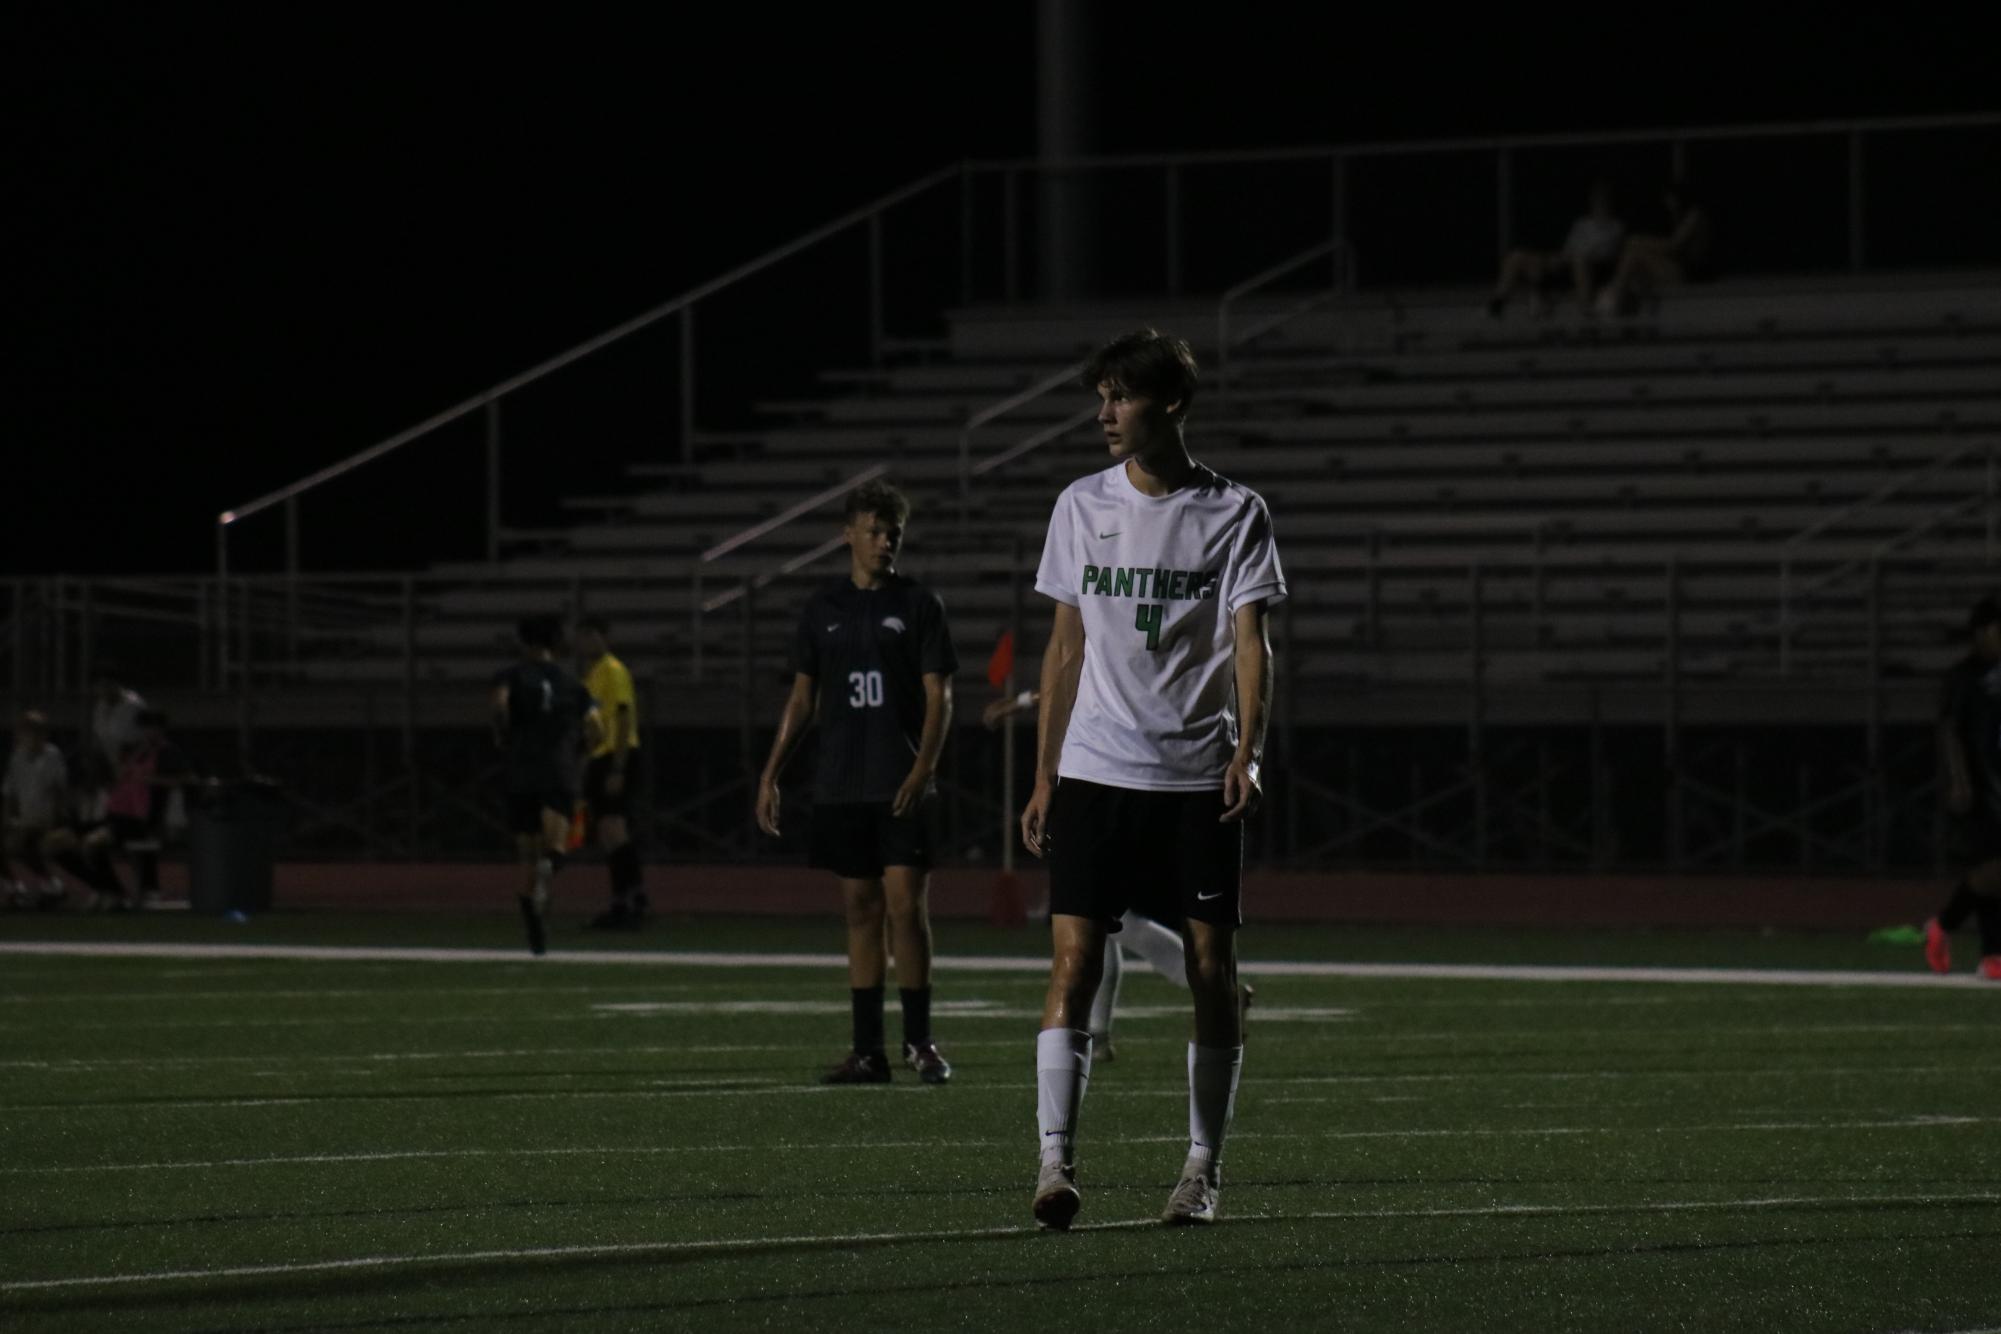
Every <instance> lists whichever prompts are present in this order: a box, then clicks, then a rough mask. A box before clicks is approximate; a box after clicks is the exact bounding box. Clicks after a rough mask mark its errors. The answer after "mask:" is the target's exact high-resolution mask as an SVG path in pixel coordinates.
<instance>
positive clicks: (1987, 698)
mask: <svg viewBox="0 0 2001 1334" xmlns="http://www.w3.org/2000/svg"><path fill="white" fill-rule="evenodd" d="M1966 629H1967V634H1968V635H1969V636H1970V637H1971V639H1972V643H1971V645H1970V647H1969V649H1968V652H1967V654H1966V656H1965V657H1963V658H1961V659H1960V660H1959V661H1958V662H1956V663H1954V664H1953V665H1952V667H1951V668H1950V669H1949V670H1948V671H1947V672H1946V674H1945V687H1944V689H1943V691H1942V692H1941V694H1940V698H1939V720H1938V748H1939V761H1940V770H1941V777H1942V779H1943V781H1944V783H1945V806H1946V812H1947V814H1948V815H1949V817H1950V818H1951V821H1952V829H1951V832H1952V842H1953V843H1954V844H1955V846H1954V847H1953V849H1952V854H1953V858H1954V860H1956V861H1957V862H1958V863H1959V865H1961V866H1962V867H1964V868H1965V872H1964V874H1963V876H1962V877H1961V879H1960V882H1959V883H1958V884H1957V885H1955V886H1953V890H1952V896H1951V897H1950V898H1948V899H1947V900H1946V903H1945V906H1944V907H1943V908H1941V909H1939V914H1938V916H1936V917H1934V918H1932V919H1931V920H1930V921H1929V922H1926V923H1925V962H1926V963H1928V964H1930V965H1931V967H1932V971H1934V972H1939V973H1946V972H1950V971H1952V933H1953V932H1954V931H1957V930H1958V929H1959V928H1960V927H1961V926H1962V925H1964V924H1965V922H1966V919H1967V918H1968V917H1973V918H1975V919H1976V920H1977V921H1978V922H1979V924H1980V956H1981V957H1980V963H1979V965H1978V967H1979V972H1980V975H1981V976H1982V977H1985V978H1987V979H1989V980H1990V981H1995V982H2001V601H1996V600H1995V599H1993V598H1991V597H1989V598H1982V599H1981V600H1980V601H1979V602H1977V603H1975V604H1974V607H1973V611H1972V612H1971V613H1970V614H1969V615H1968V616H1967V623H1966Z"/></svg>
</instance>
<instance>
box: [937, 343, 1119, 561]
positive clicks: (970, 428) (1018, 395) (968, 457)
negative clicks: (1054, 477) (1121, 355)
mask: <svg viewBox="0 0 2001 1334" xmlns="http://www.w3.org/2000/svg"><path fill="white" fill-rule="evenodd" d="M1089 364H1090V363H1088V362H1083V361H1076V362H1072V363H1071V364H1069V365H1068V366H1065V367H1064V368H1063V369H1062V370H1060V371H1055V372H1053V373H1051V374H1049V375H1045V376H1043V377H1042V378H1041V379H1040V380H1037V381H1035V382H1034V383H1033V384H1030V385H1027V386H1026V387H1024V388H1021V389H1017V390H1016V391H1015V392H1014V393H1012V394H1009V395H1008V396H1007V397H1006V398H1002V399H998V400H996V401H994V402H992V403H989V404H987V406H985V407H983V408H981V409H980V410H979V411H978V412H975V413H974V414H973V415H972V416H970V417H968V418H966V424H965V425H964V426H962V427H960V428H959V517H960V522H961V523H963V522H964V521H965V512H966V509H967V507H968V506H969V505H970V504H971V503H972V487H973V477H974V476H975V475H976V474H978V475H984V474H985V473H987V472H989V471H991V470H992V469H991V467H990V466H987V465H982V466H980V467H977V468H976V467H974V466H973V432H974V431H977V430H979V429H980V428H981V427H982V426H985V425H987V424H988V423H990V422H993V421H996V420H998V419H999V418H1001V417H1003V416H1005V415H1006V414H1008V413H1010V412H1013V411H1014V410H1015V409H1016V408H1019V407H1025V406H1026V405H1028V404H1030V403H1033V402H1035V401H1036V400H1037V399H1039V398H1042V397H1044V396H1045V395H1047V394H1050V393H1052V392H1054V391H1055V390H1058V389H1062V388H1064V387H1066V386H1071V385H1075V384H1076V383H1077V377H1078V376H1080V375H1082V374H1083V373H1084V367H1085V366H1087V365H1089ZM1096 411H1097V410H1096V409H1095V408H1094V409H1092V412H1093V413H1094V414H1095V413H1096ZM1072 421H1073V423H1074V418H1073V419H1072ZM1064 429H1066V430H1067V429H1069V428H1068V427H1067V426H1066V427H1065V428H1064ZM1010 457H1012V455H1010Z"/></svg>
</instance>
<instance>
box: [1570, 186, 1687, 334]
mask: <svg viewBox="0 0 2001 1334" xmlns="http://www.w3.org/2000/svg"><path fill="white" fill-rule="evenodd" d="M1661 200H1662V202H1663V203H1664V204H1665V205H1666V206H1667V215H1668V229H1667V231H1666V233H1665V234H1661V235H1644V236H1629V237H1627V238H1626V244H1625V246H1624V247H1623V248H1622V249H1621V250H1620V251H1619V267H1618V269H1617V270H1615V271H1614V272H1613V274H1612V281H1611V282H1609V283H1607V284H1605V290H1604V291H1602V292H1600V293H1599V294H1598V313H1599V314H1601V315H1631V314H1634V313H1635V312H1637V311H1638V310H1639V309H1640V308H1641V307H1642V306H1647V307H1658V306H1659V305H1660V293H1661V289H1662V288H1666V287H1679V286H1681V285H1683V284H1684V283H1693V282H1700V281H1702V280H1703V279H1705V278H1708V277H1710V276H1712V274H1713V272H1714V268H1715V265H1714V255H1713V252H1714V250H1715V241H1716V227H1715V223H1714V222H1713V221H1712V220H1711V218H1710V215H1709V210H1708V209H1707V208H1706V207H1704V205H1703V203H1702V201H1701V200H1700V199H1699V198H1698V197H1697V196H1696V194H1695V193H1694V192H1693V191H1692V190H1691V189H1690V188H1689V186H1688V184H1687V183H1686V182H1682V183H1679V184H1675V185H1671V186H1669V187H1668V188H1667V191H1666V192H1665V193H1664V194H1663V195H1662V196H1661Z"/></svg>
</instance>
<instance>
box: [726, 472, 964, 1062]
mask: <svg viewBox="0 0 2001 1334" xmlns="http://www.w3.org/2000/svg"><path fill="white" fill-rule="evenodd" d="M909 517H910V502H909V501H908V500H905V499H904V497H903V495H902V493H900V492H899V491H897V490H896V488H894V487H892V486H889V485H887V484H886V483H882V482H871V483H869V484H868V485H866V486H862V487H859V488H857V489H856V490H854V491H852V492H850V493H849V495H848V503H847V509H846V514H845V523H844V526H843V528H842V533H843V536H844V537H845V538H846V540H847V545H848V555H849V562H848V573H847V574H846V575H844V576H842V577H841V578H840V579H838V580H835V581H834V582H832V583H829V584H827V585H826V586H824V587H822V588H821V589H820V590H819V591H818V592H816V593H814V594H813V595H812V597H810V598H808V599H807V601H806V607H805V610H804V611H803V612H802V613H801V615H800V618H799V631H798V636H797V638H796V640H795V642H794V646H793V654H792V657H793V661H792V666H793V671H794V676H793V678H792V693H791V695H790V696H789V697H788V698H787V699H786V701H785V710H784V712H783V714H781V715H780V717H779V720H778V735H777V737H775V738H774V739H773V740H772V743H771V756H770V758H769V759H768V760H767V761H766V762H765V766H764V775H763V777H762V778H761V779H760V780H759V782H758V789H757V823H758V825H759V827H760V828H762V829H763V830H764V832H765V833H767V834H770V835H772V836H773V837H776V836H777V834H778V827H779V794H778V778H779V775H780V774H781V773H783V772H784V770H785V762H786V761H787V760H788V759H789V758H790V757H791V754H792V751H793V748H794V747H795V746H797V745H798V743H799V738H800V736H801V735H802V734H803V733H804V732H805V730H806V727H807V725H808V724H809V723H811V722H813V721H814V720H815V719H816V718H817V719H818V721H819V724H820V756H819V771H818V773H817V774H816V775H815V778H814V782H813V830H812V841H811V848H810V853H809V857H808V860H810V861H811V863H812V864H813V865H814V866H818V867H823V868H825V869H826V870H829V871H832V872H833V873H834V874H835V875H836V876H838V877H839V878H840V882H841V897H842V899H843V901H844V903H845V905H846V911H847V924H848V985H849V988H850V992H851V998H852V1001H853V1009H854V1046H853V1049H852V1050H851V1051H850V1052H849V1053H848V1056H847V1059H846V1060H844V1061H842V1062H841V1064H840V1065H838V1066H836V1067H835V1068H834V1070H833V1071H832V1072H831V1073H829V1074H828V1075H827V1076H826V1077H825V1081H824V1082H826V1083H830V1084H881V1083H887V1082H888V1081H889V1078H890V1072H889V1059H888V1057H887V1056H886V1055H885V1054H884V1051H883V1031H882V1030H883V1024H882V1000H883V980H884V975H885V972H886V969H887V964H886V960H885V958H884V941H883V926H884V917H885V913H886V914H887V918H888V927H889V934H890V936H891V939H892V942H893V945H894V948H895V951H896V980H897V986H898V990H899V993H900V996H901V999H902V1002H903V1060H904V1064H906V1065H908V1066H909V1067H910V1068H911V1069H913V1070H915V1071H916V1072H917V1074H918V1077H919V1078H920V1079H922V1080H923V1081H924V1082H925V1083H927V1084H943V1083H945V1082H946V1081H947V1080H949V1079H950V1078H951V1077H952V1067H951V1066H950V1065H949V1064H947V1063H946V1061H945V1058H944V1056H943V1055H941V1054H940V1053H939V1051H938V1046H937V1044H936V1043H935V1042H933V1041H932V1039H931V917H930V909H929V907H928V905H927V903H926V895H927V893H928V890H929V888H930V883H929V882H930V869H931V842H932V836H931V828H930V825H931V809H930V808H931V805H932V801H933V798H934V791H935V789H934V785H933V781H932V774H933V773H934V772H935V771H936V769H937V767H938V754H939V752H940V751H941V750H943V749H944V746H945V737H946V734H947V733H948V731H949V730H950V728H951V723H952V673H953V672H955V671H957V670H958V666H959V660H958V658H957V656H955V655H954V653H953V652H952V636H951V632H950V631H949V630H948V629H947V627H946V624H945V607H944V604H943V603H941V602H939V600H938V597H937V595H936V594H934V593H932V592H930V591H929V590H928V589H926V588H924V587H923V586H922V585H919V584H917V583H915V582H913V581H912V580H909V579H906V578H904V577H903V576H901V575H899V574H897V573H896V556H897V552H898V550H899V549H900V548H901V546H902V544H903V528H904V524H905V523H906V522H907V521H908V519H909Z"/></svg>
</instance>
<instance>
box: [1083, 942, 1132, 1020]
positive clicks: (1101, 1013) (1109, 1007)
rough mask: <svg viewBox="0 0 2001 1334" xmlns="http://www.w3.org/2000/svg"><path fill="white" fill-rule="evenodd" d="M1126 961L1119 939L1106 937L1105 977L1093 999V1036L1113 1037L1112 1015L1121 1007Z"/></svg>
mask: <svg viewBox="0 0 2001 1334" xmlns="http://www.w3.org/2000/svg"><path fill="white" fill-rule="evenodd" d="M1125 972H1126V961H1125V959H1124V957H1123V956H1121V955H1120V954H1119V938H1118V937H1117V936H1106V937H1105V975H1104V977H1103V978H1101V979H1100V980H1099V982H1098V994H1097V995H1095V996H1093V997H1092V998H1091V1021H1090V1022H1091V1036H1092V1037H1094V1038H1108V1037H1110V1036H1111V1035H1112V1014H1113V1012H1114V1011H1116V1010H1117V1009H1118V1005H1119V983H1120V981H1122V980H1123V979H1124V977H1125Z"/></svg>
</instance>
